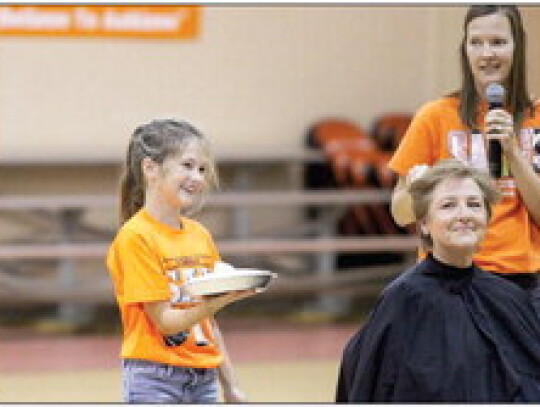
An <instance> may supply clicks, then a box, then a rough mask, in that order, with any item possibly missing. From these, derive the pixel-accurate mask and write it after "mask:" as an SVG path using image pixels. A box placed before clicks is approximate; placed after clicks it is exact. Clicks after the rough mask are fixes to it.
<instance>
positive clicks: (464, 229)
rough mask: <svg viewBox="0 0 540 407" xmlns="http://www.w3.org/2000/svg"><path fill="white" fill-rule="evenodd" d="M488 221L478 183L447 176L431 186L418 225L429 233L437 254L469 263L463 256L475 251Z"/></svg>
mask: <svg viewBox="0 0 540 407" xmlns="http://www.w3.org/2000/svg"><path fill="white" fill-rule="evenodd" d="M487 224H488V212H487V209H486V206H485V200H484V195H483V194H482V190H481V189H480V187H479V186H478V184H477V183H476V182H475V181H474V180H473V179H471V178H449V179H445V180H444V181H441V182H440V183H439V184H438V185H437V186H436V187H435V189H434V190H433V192H432V194H431V203H430V205H429V209H428V213H427V215H426V217H425V219H423V220H422V221H421V222H420V228H421V230H422V233H424V234H429V235H430V236H431V239H432V242H433V243H432V244H433V247H432V251H433V255H434V256H435V257H436V258H439V259H440V260H443V261H445V262H447V263H449V264H454V265H458V266H463V265H465V266H466V265H469V264H464V260H465V263H468V260H466V259H470V258H471V257H472V254H473V253H474V252H475V251H476V249H477V247H478V245H479V243H480V242H481V240H482V239H483V237H484V234H485V232H486V228H487Z"/></svg>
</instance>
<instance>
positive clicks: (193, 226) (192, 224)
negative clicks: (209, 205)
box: [182, 217, 210, 235]
mask: <svg viewBox="0 0 540 407" xmlns="http://www.w3.org/2000/svg"><path fill="white" fill-rule="evenodd" d="M182 225H183V228H184V229H185V230H186V231H189V232H197V233H202V234H205V235H210V231H209V230H208V228H207V227H206V226H204V225H203V224H202V223H201V222H199V221H198V220H195V219H192V218H186V217H182Z"/></svg>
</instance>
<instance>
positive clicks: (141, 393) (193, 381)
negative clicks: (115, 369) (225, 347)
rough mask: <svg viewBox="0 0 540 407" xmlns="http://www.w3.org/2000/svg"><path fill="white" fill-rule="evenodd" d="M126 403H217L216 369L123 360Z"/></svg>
mask: <svg viewBox="0 0 540 407" xmlns="http://www.w3.org/2000/svg"><path fill="white" fill-rule="evenodd" d="M122 367H123V371H122V375H123V381H124V389H123V390H124V402H126V403H159V404H181V403H209V404H212V403H214V404H215V403H217V401H218V394H219V389H218V380H217V369H215V368H214V369H202V368H201V369H199V368H190V367H179V366H172V365H166V364H163V363H156V362H151V361H147V360H138V359H124V360H123V361H122Z"/></svg>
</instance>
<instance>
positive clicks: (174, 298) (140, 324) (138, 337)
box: [107, 120, 255, 404]
mask: <svg viewBox="0 0 540 407" xmlns="http://www.w3.org/2000/svg"><path fill="white" fill-rule="evenodd" d="M216 184H217V175H216V171H215V166H214V163H213V160H212V157H211V154H210V149H209V145H208V142H207V140H206V139H205V138H204V136H203V135H202V134H201V133H200V132H199V131H198V130H197V129H196V128H194V127H193V126H192V125H190V124H189V123H187V122H184V121H175V120H154V121H152V122H150V123H148V124H144V125H141V126H139V127H138V128H137V129H136V130H135V132H134V133H133V135H132V137H131V141H130V144H129V147H128V151H127V157H126V163H125V170H124V174H123V176H122V182H121V215H122V216H121V217H122V222H123V224H122V226H121V227H120V230H119V231H118V234H117V235H116V237H115V239H114V241H113V243H112V245H111V247H110V249H109V253H108V256H107V266H108V269H109V271H110V274H111V277H112V280H113V285H114V289H115V294H116V299H117V302H118V306H119V308H120V314H121V318H122V325H123V338H122V350H121V357H122V362H123V379H124V380H123V382H124V401H126V402H128V403H171V404H172V403H215V402H216V401H217V400H218V381H219V382H221V386H222V390H223V398H224V400H225V401H226V402H242V401H246V400H245V396H244V394H243V393H242V392H241V391H240V390H239V388H238V386H237V384H236V381H235V379H234V375H233V371H232V366H231V363H230V360H229V357H228V355H227V351H226V349H225V346H224V342H223V339H222V336H221V334H220V331H219V328H218V326H217V323H216V321H215V320H214V318H213V315H214V314H215V313H216V312H217V311H219V310H220V309H221V308H223V307H224V306H226V305H227V304H230V303H232V302H234V301H238V300H240V299H243V298H246V297H248V296H251V295H253V294H254V293H255V291H254V290H246V291H236V292H231V293H227V294H222V295H219V296H213V297H211V298H192V297H190V296H189V295H187V293H185V292H183V290H182V284H183V283H185V282H186V281H189V279H190V278H191V277H193V276H197V275H202V274H205V273H208V272H212V268H213V267H214V264H215V262H216V261H218V260H219V254H218V251H217V249H216V247H215V245H214V242H213V239H212V237H211V235H210V233H209V232H208V231H207V230H206V228H205V227H204V226H202V225H201V224H200V223H199V222H197V221H195V220H193V219H189V218H188V217H186V214H187V213H191V212H192V211H193V210H196V209H198V208H200V207H201V206H202V204H203V201H204V198H205V196H206V194H207V192H208V191H209V189H210V188H211V187H212V186H215V185H216Z"/></svg>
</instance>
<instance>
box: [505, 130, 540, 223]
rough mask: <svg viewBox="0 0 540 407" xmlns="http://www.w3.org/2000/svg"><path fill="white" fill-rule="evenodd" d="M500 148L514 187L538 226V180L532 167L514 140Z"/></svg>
mask: <svg viewBox="0 0 540 407" xmlns="http://www.w3.org/2000/svg"><path fill="white" fill-rule="evenodd" d="M501 144H503V146H502V148H503V151H504V154H505V155H506V157H507V159H508V164H509V166H510V171H512V176H513V177H514V180H515V181H516V186H517V189H518V191H519V194H520V195H521V198H522V199H523V202H524V203H525V206H526V207H527V210H528V211H529V215H530V216H531V219H532V220H533V221H534V223H536V224H537V225H538V226H540V178H539V177H538V175H537V174H536V173H535V172H534V170H533V168H532V166H531V165H530V164H529V163H528V162H527V160H526V159H525V157H523V155H522V154H521V151H520V150H519V148H518V147H517V142H516V141H515V138H513V139H512V140H509V141H508V143H506V144H515V145H514V146H512V145H510V146H506V147H505V145H504V143H501Z"/></svg>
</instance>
